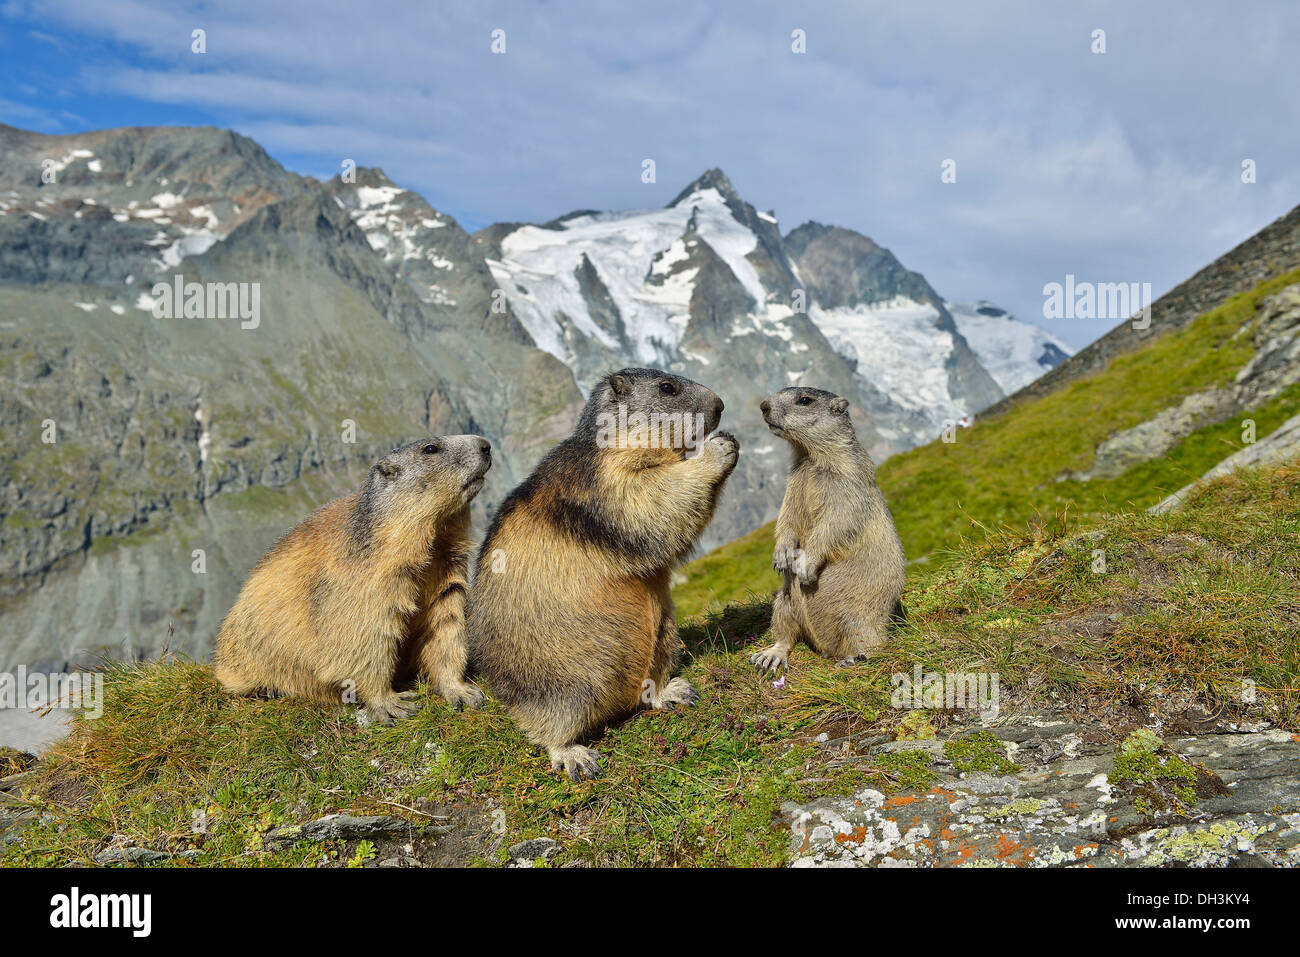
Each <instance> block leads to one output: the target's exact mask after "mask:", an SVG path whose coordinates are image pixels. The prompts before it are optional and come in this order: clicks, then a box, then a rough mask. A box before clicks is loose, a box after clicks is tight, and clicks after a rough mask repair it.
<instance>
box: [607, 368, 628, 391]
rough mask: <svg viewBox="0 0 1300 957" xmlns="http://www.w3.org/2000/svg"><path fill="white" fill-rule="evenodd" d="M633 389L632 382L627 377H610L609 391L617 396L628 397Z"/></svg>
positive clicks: (617, 374) (616, 375)
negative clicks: (629, 391)
mask: <svg viewBox="0 0 1300 957" xmlns="http://www.w3.org/2000/svg"><path fill="white" fill-rule="evenodd" d="M631 388H632V380H630V379H629V378H628V377H627V376H625V375H620V374H619V373H617V372H616V373H614V374H613V375H612V376H610V377H609V390H610V391H611V392H613V393H614V394H615V395H627V393H628V390H630V389H631Z"/></svg>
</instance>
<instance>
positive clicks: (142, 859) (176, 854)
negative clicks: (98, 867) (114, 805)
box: [95, 847, 203, 867]
mask: <svg viewBox="0 0 1300 957" xmlns="http://www.w3.org/2000/svg"><path fill="white" fill-rule="evenodd" d="M202 853H203V852H202V851H197V850H188V851H171V852H169V851H155V850H152V849H150V848H147V847H109V848H105V849H104V850H102V851H100V852H99V853H98V854H96V855H95V863H96V864H102V865H104V866H105V867H107V866H109V865H112V864H152V863H154V862H155V861H168V860H173V859H175V860H189V859H192V858H195V857H198V856H199V855H200V854H202Z"/></svg>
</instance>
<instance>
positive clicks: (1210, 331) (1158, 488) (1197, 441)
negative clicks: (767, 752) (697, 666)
mask: <svg viewBox="0 0 1300 957" xmlns="http://www.w3.org/2000/svg"><path fill="white" fill-rule="evenodd" d="M1298 281H1300V270H1297V271H1293V272H1290V273H1287V274H1285V275H1282V276H1278V277H1276V278H1274V279H1270V280H1268V281H1266V282H1263V283H1261V284H1259V285H1258V286H1257V287H1255V288H1254V289H1252V290H1250V291H1249V292H1245V293H1241V294H1239V295H1236V296H1233V297H1232V298H1230V299H1229V300H1227V301H1226V302H1225V303H1224V304H1223V305H1221V306H1220V307H1218V308H1217V309H1214V310H1212V311H1211V312H1208V313H1206V314H1205V315H1203V316H1200V317H1199V318H1197V319H1196V320H1194V321H1193V322H1191V323H1189V324H1188V325H1187V326H1186V327H1184V328H1183V329H1181V330H1179V331H1177V332H1174V333H1171V334H1168V335H1165V336H1163V337H1161V338H1159V339H1156V340H1155V341H1153V342H1151V343H1149V344H1147V345H1146V346H1145V347H1143V348H1141V349H1138V350H1135V351H1133V352H1130V353H1126V354H1123V355H1120V356H1117V357H1116V358H1114V359H1112V360H1111V362H1110V364H1109V365H1108V366H1107V367H1106V368H1105V369H1104V370H1102V371H1101V372H1098V373H1096V374H1094V375H1091V376H1088V377H1086V378H1083V379H1079V380H1076V381H1074V382H1071V383H1069V384H1067V385H1065V386H1063V387H1062V388H1061V389H1059V390H1058V391H1056V392H1053V393H1051V394H1049V395H1046V396H1044V397H1042V398H1040V399H1038V400H1036V401H1033V402H1026V403H1022V404H1020V405H1017V406H1014V407H1012V408H1011V409H1009V410H1008V411H1007V412H1006V413H1004V414H1002V415H1000V416H997V417H995V418H991V419H988V420H983V421H977V422H976V424H975V425H974V426H973V427H972V428H970V429H961V430H959V431H958V434H957V440H956V441H955V442H952V443H944V442H941V441H935V442H932V443H930V444H929V445H926V446H922V447H920V448H917V449H913V450H911V451H909V452H905V453H903V454H901V455H896V456H894V457H892V458H890V459H888V460H887V461H885V462H884V463H882V464H881V467H880V469H879V474H878V479H879V482H880V487H881V489H882V491H883V492H884V494H885V499H886V501H887V502H888V503H889V507H890V510H891V512H892V513H893V516H894V521H895V524H896V525H897V527H898V532H899V535H900V537H901V538H902V540H903V547H904V551H905V552H906V554H907V557H908V558H909V559H913V560H915V559H921V558H924V559H926V560H927V562H929V563H930V564H935V563H942V562H943V561H945V560H946V558H947V555H948V554H949V553H950V552H951V551H952V550H953V549H955V548H957V547H958V546H959V545H960V544H961V543H962V542H963V541H964V540H966V539H968V538H975V539H979V538H982V537H983V535H984V534H985V533H986V531H988V530H992V529H997V528H999V527H1000V526H1003V525H1006V526H1010V527H1012V528H1015V529H1022V530H1023V529H1027V528H1032V527H1035V526H1039V525H1042V524H1044V523H1051V522H1053V521H1057V520H1059V519H1060V518H1061V517H1062V516H1064V517H1065V518H1066V519H1067V520H1069V521H1071V522H1074V523H1076V524H1079V523H1088V522H1094V521H1097V520H1099V519H1101V518H1102V517H1103V516H1104V515H1106V514H1108V513H1112V512H1121V511H1129V510H1134V509H1139V508H1146V507H1147V506H1150V505H1154V504H1155V503H1156V502H1158V501H1160V500H1161V499H1162V498H1164V497H1165V496H1166V495H1168V494H1170V493H1172V492H1174V491H1177V490H1178V489H1179V488H1181V487H1183V486H1184V485H1186V484H1188V483H1189V482H1192V481H1194V480H1195V479H1197V478H1199V477H1200V476H1201V475H1202V474H1204V473H1205V472H1206V471H1207V470H1208V469H1210V468H1211V467H1212V466H1214V465H1215V464H1217V463H1218V462H1219V461H1221V460H1222V459H1223V458H1225V457H1226V456H1228V455H1230V454H1231V453H1232V452H1234V451H1236V450H1238V449H1240V448H1241V447H1242V444H1243V443H1242V434H1241V433H1242V420H1243V419H1247V418H1250V419H1254V420H1255V430H1256V438H1257V439H1262V438H1264V437H1265V436H1267V435H1268V434H1269V433H1270V432H1271V431H1273V430H1274V429H1276V428H1277V426H1279V425H1280V424H1281V423H1282V422H1284V421H1285V420H1286V419H1287V418H1289V417H1290V416H1292V415H1294V414H1295V413H1296V412H1297V411H1300V386H1295V387H1292V388H1290V389H1288V390H1287V391H1286V392H1285V393H1283V394H1282V395H1280V396H1278V397H1277V398H1275V399H1273V400H1271V401H1270V402H1268V403H1267V404H1265V405H1263V406H1261V407H1259V408H1256V409H1251V410H1247V411H1246V412H1244V413H1243V414H1242V415H1240V416H1236V417H1234V418H1233V419H1231V420H1229V421H1227V422H1223V423H1221V424H1218V425H1213V426H1206V427H1203V428H1200V429H1197V430H1196V431H1194V432H1192V433H1191V434H1190V435H1188V436H1187V437H1186V438H1185V439H1184V440H1183V441H1181V442H1180V443H1178V444H1177V445H1176V446H1174V447H1173V448H1172V449H1170V450H1169V451H1168V452H1167V453H1166V454H1165V455H1163V456H1160V457H1158V458H1156V459H1153V460H1151V461H1148V462H1144V463H1142V464H1140V465H1137V466H1135V467H1134V468H1132V469H1130V470H1129V471H1127V472H1125V473H1124V474H1122V475H1119V476H1117V477H1115V478H1113V479H1093V480H1091V481H1086V482H1081V481H1076V480H1073V479H1069V478H1068V476H1069V475H1070V474H1072V473H1075V472H1084V471H1087V470H1088V469H1089V468H1091V466H1092V465H1093V462H1094V458H1095V454H1096V449H1097V446H1098V445H1100V444H1101V443H1102V442H1103V441H1104V440H1105V439H1106V438H1108V437H1109V436H1110V435H1112V434H1113V433H1115V432H1118V431H1122V430H1124V429H1129V428H1132V427H1133V426H1135V425H1138V424H1139V423H1141V422H1144V421H1146V420H1148V419H1150V418H1151V417H1152V416H1154V415H1155V414H1156V413H1158V412H1160V411H1161V410H1162V409H1165V408H1168V407H1170V406H1173V405H1177V404H1178V403H1179V402H1180V401H1181V400H1182V399H1183V398H1185V397H1186V396H1189V395H1192V394H1193V393H1196V392H1199V391H1201V390H1203V389H1207V388H1209V387H1211V386H1223V385H1226V384H1228V383H1230V382H1231V381H1232V378H1233V376H1234V375H1235V374H1236V372H1237V371H1238V370H1239V369H1240V368H1241V367H1242V366H1244V365H1245V364H1246V363H1247V362H1248V361H1249V360H1250V359H1251V357H1252V356H1253V354H1254V350H1253V346H1252V344H1251V337H1250V335H1249V332H1250V328H1251V327H1252V326H1253V322H1254V316H1255V311H1256V308H1257V306H1258V304H1259V302H1260V301H1261V300H1262V299H1263V298H1264V297H1265V296H1268V295H1270V294H1272V293H1274V292H1276V291H1278V290H1279V289H1281V288H1283V287H1285V286H1288V285H1291V284H1292V283H1295V282H1298ZM773 528H774V525H773V524H768V525H765V526H763V527H762V528H759V529H757V530H756V531H754V532H752V533H750V534H749V535H747V536H745V537H744V538H741V539H739V540H737V541H735V542H732V543H730V544H728V545H725V546H723V547H722V548H719V549H717V550H715V551H714V552H711V553H709V554H708V555H705V556H703V557H701V558H699V559H697V560H696V561H694V562H692V563H691V564H689V565H687V566H686V567H685V568H684V569H683V573H684V574H685V576H686V581H685V582H684V583H683V584H679V585H678V586H677V588H676V589H675V591H674V597H675V600H676V602H677V607H678V610H679V613H680V614H681V615H683V616H689V615H695V614H700V613H703V612H705V611H708V610H713V609H716V608H718V607H720V606H721V605H723V604H725V603H727V602H732V601H745V600H748V599H749V598H750V597H751V596H752V595H753V594H754V593H756V592H763V593H770V592H771V591H772V590H774V589H775V588H776V586H777V584H778V579H777V576H776V574H775V573H774V572H772V570H771V557H772V548H773V546H774V540H773Z"/></svg>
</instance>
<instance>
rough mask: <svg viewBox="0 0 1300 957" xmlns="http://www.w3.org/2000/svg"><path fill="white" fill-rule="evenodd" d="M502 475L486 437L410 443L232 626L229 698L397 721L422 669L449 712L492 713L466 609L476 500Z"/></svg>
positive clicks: (291, 541) (269, 578)
mask: <svg viewBox="0 0 1300 957" xmlns="http://www.w3.org/2000/svg"><path fill="white" fill-rule="evenodd" d="M491 465H492V453H491V446H489V445H488V442H487V440H486V439H483V438H480V437H479V436H477V435H449V436H441V437H437V438H429V439H425V440H423V441H420V442H412V443H411V444H409V445H404V446H402V447H401V448H396V449H394V450H393V451H392V453H391V454H389V455H386V456H384V458H382V459H380V460H379V461H378V462H377V463H375V465H374V466H373V467H372V468H371V469H370V474H369V475H368V476H367V477H366V481H365V483H364V484H363V485H362V486H361V488H360V489H358V490H357V491H355V492H353V493H352V494H351V495H348V496H345V497H344V498H340V499H336V500H335V501H333V502H330V503H329V504H328V505H325V506H323V507H321V508H320V509H318V510H317V511H316V512H315V513H313V514H312V515H311V516H310V517H309V518H308V519H307V520H306V521H304V522H303V523H302V524H300V525H298V526H296V527H294V528H293V529H291V530H290V531H289V532H288V533H286V534H285V536H284V537H283V538H281V539H280V540H279V541H278V542H276V543H275V545H274V546H272V548H271V550H270V551H269V552H267V554H266V556H265V557H264V558H263V559H262V560H261V561H260V562H258V563H257V565H256V566H255V567H254V568H253V571H252V572H251V573H250V574H249V576H248V580H247V581H246V582H245V583H244V587H243V590H242V591H240V593H239V598H238V600H237V601H236V602H235V605H234V607H233V608H231V610H230V613H229V614H228V615H226V619H225V621H223V622H222V624H221V631H220V633H219V634H218V636H217V647H216V652H215V654H214V656H213V660H214V664H215V666H216V674H217V678H218V679H220V681H221V683H222V684H223V685H225V687H226V690H227V691H230V692H231V693H233V694H248V693H249V692H253V691H259V690H261V691H270V692H278V693H280V694H287V695H301V696H305V697H314V698H318V699H321V700H326V701H354V700H359V701H360V702H361V703H362V704H364V705H365V706H366V708H367V709H368V710H369V711H370V713H371V715H372V716H373V717H374V718H375V719H376V720H379V721H382V722H384V723H386V724H387V723H391V722H392V720H393V719H394V718H399V717H406V716H407V715H409V714H411V713H413V712H414V711H415V709H416V707H417V706H416V705H415V704H414V702H413V701H412V700H411V699H412V698H414V696H415V692H413V691H407V692H402V693H399V692H397V691H396V690H394V687H393V685H394V682H397V681H401V680H403V679H405V678H409V677H411V676H413V675H414V674H415V673H416V672H418V673H419V674H421V675H423V676H424V677H425V678H426V679H427V680H428V681H429V683H430V684H431V685H432V686H433V687H434V689H435V690H436V691H437V692H438V693H439V694H440V695H442V696H443V697H444V698H446V699H447V701H448V702H449V703H450V704H453V705H456V706H457V707H460V708H463V707H465V706H469V707H477V706H478V705H479V704H481V703H482V701H483V693H482V692H481V691H479V690H478V689H477V688H475V687H474V686H473V685H471V684H467V683H466V681H465V665H466V652H465V632H464V621H465V617H464V606H465V587H466V571H467V569H468V565H469V540H468V531H469V503H470V500H471V499H473V498H474V496H475V495H477V494H478V492H479V490H480V489H481V488H482V487H483V476H484V475H485V474H486V473H487V470H488V469H489V468H490V467H491Z"/></svg>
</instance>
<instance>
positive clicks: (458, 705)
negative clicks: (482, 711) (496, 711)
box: [438, 682, 487, 711]
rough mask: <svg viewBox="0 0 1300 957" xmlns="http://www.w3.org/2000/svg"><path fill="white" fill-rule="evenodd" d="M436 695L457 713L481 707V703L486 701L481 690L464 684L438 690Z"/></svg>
mask: <svg viewBox="0 0 1300 957" xmlns="http://www.w3.org/2000/svg"><path fill="white" fill-rule="evenodd" d="M438 693H439V694H441V695H442V697H443V698H444V699H445V700H446V702H447V704H449V705H451V706H452V707H453V708H455V709H456V710H457V711H465V710H470V711H473V710H474V709H475V708H481V707H483V702H484V701H486V700H487V696H486V695H485V694H483V692H482V690H480V689H479V688H476V687H475V686H474V685H472V684H468V683H466V682H460V683H457V684H454V685H450V686H448V687H446V688H439V689H438Z"/></svg>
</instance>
